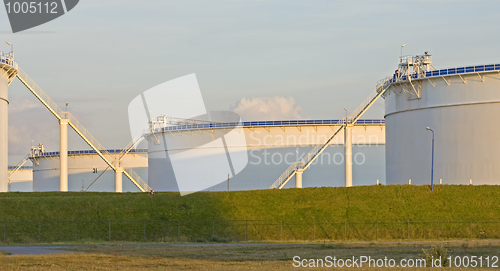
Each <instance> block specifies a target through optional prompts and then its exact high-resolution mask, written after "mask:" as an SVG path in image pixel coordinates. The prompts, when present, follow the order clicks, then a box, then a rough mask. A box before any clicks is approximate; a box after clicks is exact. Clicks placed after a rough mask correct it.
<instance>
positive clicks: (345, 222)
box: [344, 219, 347, 241]
mask: <svg viewBox="0 0 500 271" xmlns="http://www.w3.org/2000/svg"><path fill="white" fill-rule="evenodd" d="M346 240H347V219H345V220H344V241H346Z"/></svg>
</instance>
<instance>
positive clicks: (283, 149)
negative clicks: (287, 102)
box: [146, 120, 385, 191]
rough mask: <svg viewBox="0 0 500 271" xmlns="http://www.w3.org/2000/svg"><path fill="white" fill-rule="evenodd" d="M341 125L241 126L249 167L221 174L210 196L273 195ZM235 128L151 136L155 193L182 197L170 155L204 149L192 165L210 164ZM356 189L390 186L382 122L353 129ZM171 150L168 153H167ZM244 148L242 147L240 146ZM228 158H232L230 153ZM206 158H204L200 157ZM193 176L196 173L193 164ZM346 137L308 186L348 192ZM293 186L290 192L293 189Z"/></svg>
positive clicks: (183, 129)
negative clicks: (274, 188) (217, 144)
mask: <svg viewBox="0 0 500 271" xmlns="http://www.w3.org/2000/svg"><path fill="white" fill-rule="evenodd" d="M336 123H337V120H290V121H251V122H242V123H241V124H242V126H241V127H242V129H243V134H244V137H245V141H246V143H244V144H245V146H243V147H245V148H246V149H247V151H246V152H247V155H248V163H247V164H246V166H245V167H244V168H243V170H242V171H241V172H239V173H238V174H236V175H235V176H234V177H231V179H230V180H229V187H228V182H227V176H228V175H231V174H230V172H229V171H228V172H227V173H226V172H222V173H223V174H222V175H223V176H224V178H223V179H221V183H220V184H218V185H215V186H213V187H210V188H208V189H207V190H209V191H214V190H215V191H225V190H227V189H229V190H231V191H232V190H254V189H268V188H269V187H270V186H271V184H272V183H273V182H274V181H275V180H276V179H277V178H278V177H279V176H280V175H281V174H282V173H283V172H284V171H285V169H286V168H287V167H288V166H289V165H290V164H291V163H293V162H295V161H297V157H299V158H300V159H302V157H303V156H304V155H305V154H307V153H308V152H309V151H310V150H311V149H312V148H313V146H316V145H318V144H322V143H324V142H326V140H327V139H328V138H329V137H330V136H331V135H332V134H333V133H334V131H336V130H337V129H338V128H339V126H336ZM234 126H235V124H234V123H217V124H213V125H211V126H210V125H209V124H193V125H183V126H168V127H164V128H163V130H159V132H156V133H154V134H149V135H148V136H146V139H147V140H148V150H149V168H148V170H149V173H148V176H149V185H150V186H151V188H153V189H154V190H155V191H179V188H178V186H177V183H176V175H177V174H180V173H179V172H174V170H173V167H172V164H171V161H170V158H169V157H170V155H173V154H179V153H182V152H185V151H186V150H190V149H193V148H200V146H201V145H203V144H207V145H203V146H201V148H205V150H204V151H202V152H200V156H197V157H190V159H192V160H196V159H198V158H200V159H208V160H207V161H210V159H211V157H215V155H216V154H218V153H219V154H220V153H224V148H221V147H214V146H213V145H210V144H208V143H210V142H213V140H214V139H217V138H221V136H222V135H224V134H225V133H227V132H228V131H229V130H231V129H233V128H234ZM352 136H353V144H354V146H353V172H354V174H353V179H354V181H353V183H354V185H374V184H376V183H377V180H379V182H380V183H385V163H384V162H385V158H384V149H385V147H384V144H385V126H384V121H383V120H360V121H358V123H357V124H356V125H354V127H353V129H352ZM165 144H166V147H165ZM239 147H241V146H239ZM229 153H230V154H231V155H232V152H231V150H230V151H229ZM201 154H202V155H203V156H204V157H201ZM189 170H193V171H196V170H197V167H196V165H195V164H192V167H191V168H189ZM344 172H345V164H344V137H343V133H341V134H340V135H339V136H337V137H336V140H334V141H333V142H332V144H331V146H330V147H328V148H327V149H326V150H325V151H324V152H323V153H322V155H321V156H320V157H319V158H318V159H317V160H316V161H315V162H314V163H313V164H312V166H311V167H310V168H309V169H308V170H307V171H305V172H304V174H303V186H304V187H314V186H318V187H321V186H345V177H344ZM294 186H295V184H294V181H293V180H292V181H290V182H288V183H287V185H286V186H285V188H290V187H294Z"/></svg>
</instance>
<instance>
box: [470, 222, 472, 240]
mask: <svg viewBox="0 0 500 271" xmlns="http://www.w3.org/2000/svg"><path fill="white" fill-rule="evenodd" d="M470 239H472V218H471V219H470Z"/></svg>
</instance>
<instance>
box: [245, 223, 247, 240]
mask: <svg viewBox="0 0 500 271" xmlns="http://www.w3.org/2000/svg"><path fill="white" fill-rule="evenodd" d="M245 237H246V240H247V241H248V219H247V220H246V229H245Z"/></svg>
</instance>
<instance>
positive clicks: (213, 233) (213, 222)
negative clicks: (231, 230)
mask: <svg viewBox="0 0 500 271" xmlns="http://www.w3.org/2000/svg"><path fill="white" fill-rule="evenodd" d="M214 236H215V220H212V237H214Z"/></svg>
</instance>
